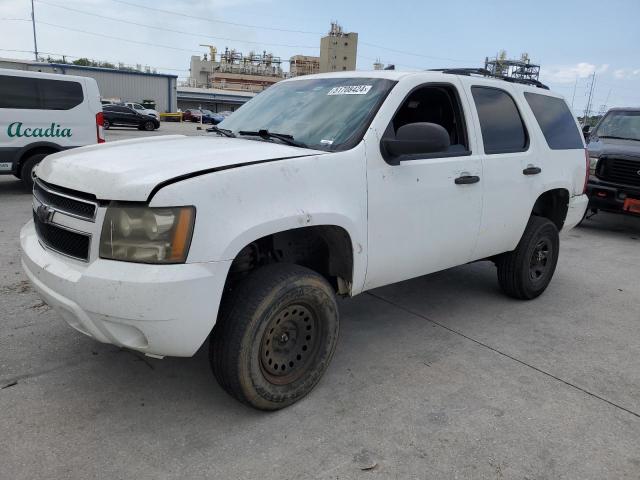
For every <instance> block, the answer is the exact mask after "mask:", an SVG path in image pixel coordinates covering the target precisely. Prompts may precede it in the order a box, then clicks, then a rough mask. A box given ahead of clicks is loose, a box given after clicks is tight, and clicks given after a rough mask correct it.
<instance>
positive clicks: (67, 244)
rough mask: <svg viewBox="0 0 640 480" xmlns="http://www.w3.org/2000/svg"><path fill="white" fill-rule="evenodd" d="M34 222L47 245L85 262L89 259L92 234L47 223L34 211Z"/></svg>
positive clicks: (40, 237) (42, 240) (40, 236)
mask: <svg viewBox="0 0 640 480" xmlns="http://www.w3.org/2000/svg"><path fill="white" fill-rule="evenodd" d="M33 222H34V223H35V226H36V233H37V234H38V238H39V239H40V241H41V242H42V243H44V244H45V245H46V246H47V247H49V248H50V249H52V250H55V251H56V252H58V253H61V254H63V255H67V256H69V257H73V258H77V259H78V260H83V261H85V262H86V261H88V260H89V246H90V244H91V236H89V235H86V234H83V233H79V232H73V231H71V230H67V229H66V228H62V227H60V226H57V225H54V224H52V223H45V222H43V221H41V220H40V218H38V215H36V212H33Z"/></svg>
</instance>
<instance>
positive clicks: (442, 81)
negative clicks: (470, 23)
mask: <svg viewBox="0 0 640 480" xmlns="http://www.w3.org/2000/svg"><path fill="white" fill-rule="evenodd" d="M462 73H465V72H462ZM210 131H212V132H215V133H214V134H212V136H211V137H202V136H201V137H183V136H166V137H156V138H153V139H152V138H148V139H144V140H132V141H124V142H117V143H114V144H112V145H109V144H108V145H106V146H103V147H100V148H86V149H82V150H81V151H76V152H69V153H67V154H64V155H56V156H55V157H53V158H51V159H48V160H47V161H45V162H43V164H42V165H41V167H40V168H39V169H38V178H37V183H36V187H35V190H34V212H33V221H30V222H29V223H28V224H27V225H26V226H25V227H24V228H23V230H22V232H21V245H22V249H23V251H24V257H23V266H24V269H25V271H26V273H27V275H28V276H29V278H30V280H31V281H32V282H33V284H34V286H35V287H36V289H37V290H38V291H39V292H40V293H41V295H42V297H43V298H44V299H45V300H46V301H47V303H49V304H50V305H52V306H53V307H54V308H56V309H57V310H58V312H59V313H60V315H61V316H62V317H63V318H64V319H65V320H66V321H67V322H68V323H69V324H70V325H71V326H72V327H74V328H76V329H77V330H79V331H81V332H82V333H84V334H86V335H89V336H91V337H93V338H95V339H96V340H99V341H101V342H107V343H112V344H115V345H118V346H122V347H127V348H130V349H134V350H138V351H140V352H144V353H145V354H147V355H150V356H160V357H161V356H165V355H175V356H191V355H193V354H194V353H195V352H196V351H197V350H198V349H199V348H200V346H201V345H202V344H203V342H204V341H205V340H206V339H207V338H208V337H209V336H211V341H210V344H209V345H210V346H209V351H210V359H211V366H212V368H213V371H214V374H215V376H216V378H217V379H218V381H219V382H220V384H221V385H222V387H223V388H224V389H225V390H227V391H228V392H229V393H230V394H231V395H233V396H234V397H235V398H237V399H239V400H241V401H243V402H245V403H248V404H250V405H252V406H254V407H257V408H260V409H278V408H282V407H284V406H286V405H289V404H291V403H293V402H295V401H296V400H298V399H300V398H301V397H302V396H304V395H305V394H306V393H308V392H309V391H310V390H311V389H312V388H313V387H314V386H315V385H316V383H317V382H318V380H319V379H320V377H321V376H322V374H323V372H324V371H325V369H326V368H327V366H328V364H329V361H330V359H331V357H332V355H333V352H334V349H335V346H336V339H337V337H338V305H337V303H336V296H337V295H341V296H354V295H357V294H359V293H362V292H364V291H365V290H369V289H372V288H376V287H379V286H381V285H386V284H389V283H393V282H398V281H401V280H405V279H409V278H412V277H417V276H419V275H425V274H428V273H431V272H436V271H438V270H442V269H446V268H449V267H453V266H456V265H461V264H465V263H468V262H471V261H475V260H483V259H484V260H490V261H493V262H494V263H495V264H496V266H497V270H498V281H499V284H500V286H501V287H502V289H503V290H504V291H505V292H506V293H507V294H508V295H511V296H513V297H515V298H520V299H532V298H534V297H537V296H538V295H540V294H541V293H542V292H543V291H544V290H545V288H546V287H547V285H548V284H549V282H550V280H551V277H552V276H553V273H554V270H555V267H556V262H557V260H558V247H559V245H558V242H559V240H558V232H559V231H560V230H568V229H570V228H572V227H573V226H574V225H576V223H578V222H579V220H580V219H581V218H582V215H583V213H584V211H585V207H586V205H587V198H586V196H585V195H584V189H585V180H586V178H587V173H588V172H587V161H588V159H587V158H586V157H585V152H584V144H583V141H582V137H581V134H580V131H579V129H578V126H577V124H576V121H575V119H574V118H573V116H572V115H571V113H570V111H569V108H568V107H567V105H566V103H565V101H564V100H563V99H562V97H560V96H559V95H556V94H553V93H551V92H549V91H548V90H546V89H544V88H538V87H535V86H529V85H521V84H515V83H509V82H506V81H503V80H498V79H491V78H485V77H482V76H475V75H469V74H466V75H465V74H460V73H459V72H456V71H452V72H422V73H401V72H392V71H383V72H380V71H376V72H341V73H339V74H322V75H312V76H305V77H298V78H294V79H291V80H287V81H283V82H279V83H278V84H276V85H274V86H272V87H270V88H269V89H268V90H266V91H265V92H263V93H261V94H260V95H258V96H257V97H255V98H254V99H252V100H251V101H250V102H248V103H247V104H245V105H244V106H243V107H242V108H240V109H239V110H238V111H237V112H235V113H234V114H233V115H232V116H231V117H229V118H228V119H226V120H224V122H223V123H221V126H220V127H212V128H211V129H210ZM184 152H189V153H190V155H189V161H188V162H177V161H176V160H175V159H176V157H180V156H183V155H184Z"/></svg>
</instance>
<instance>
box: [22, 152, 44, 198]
mask: <svg viewBox="0 0 640 480" xmlns="http://www.w3.org/2000/svg"><path fill="white" fill-rule="evenodd" d="M46 156H47V154H46V153H37V154H35V155H31V156H30V157H29V158H27V159H26V160H25V161H24V162H23V164H22V167H21V169H20V179H21V180H22V184H23V185H24V188H25V189H26V190H29V191H31V190H33V169H34V168H35V167H36V165H38V164H39V163H40V162H41V161H42V159H43V158H44V157H46Z"/></svg>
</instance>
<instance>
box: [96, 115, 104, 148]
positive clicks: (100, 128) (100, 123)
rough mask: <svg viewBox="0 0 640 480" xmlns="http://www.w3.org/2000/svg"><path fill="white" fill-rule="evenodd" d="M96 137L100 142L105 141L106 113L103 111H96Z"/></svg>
mask: <svg viewBox="0 0 640 480" xmlns="http://www.w3.org/2000/svg"><path fill="white" fill-rule="evenodd" d="M96 137H97V139H98V143H104V114H103V113H102V112H98V113H96Z"/></svg>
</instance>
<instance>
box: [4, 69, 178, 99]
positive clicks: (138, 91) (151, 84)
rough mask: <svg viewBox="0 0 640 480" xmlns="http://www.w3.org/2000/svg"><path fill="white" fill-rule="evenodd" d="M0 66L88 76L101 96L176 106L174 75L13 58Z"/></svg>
mask: <svg viewBox="0 0 640 480" xmlns="http://www.w3.org/2000/svg"><path fill="white" fill-rule="evenodd" d="M0 68H11V69H14V70H28V71H33V72H45V73H58V74H61V75H65V74H69V75H79V76H82V77H91V78H94V79H95V80H96V82H98V88H99V89H100V95H101V96H102V98H104V99H110V100H115V101H122V102H139V103H146V104H149V105H155V109H156V110H158V111H159V112H175V111H176V110H177V108H178V107H177V105H178V104H177V81H178V77H177V76H176V75H167V74H164V73H151V72H145V71H138V70H130V69H128V70H118V69H113V68H104V67H87V66H81V65H69V64H66V63H48V62H36V61H32V60H14V59H0Z"/></svg>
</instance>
